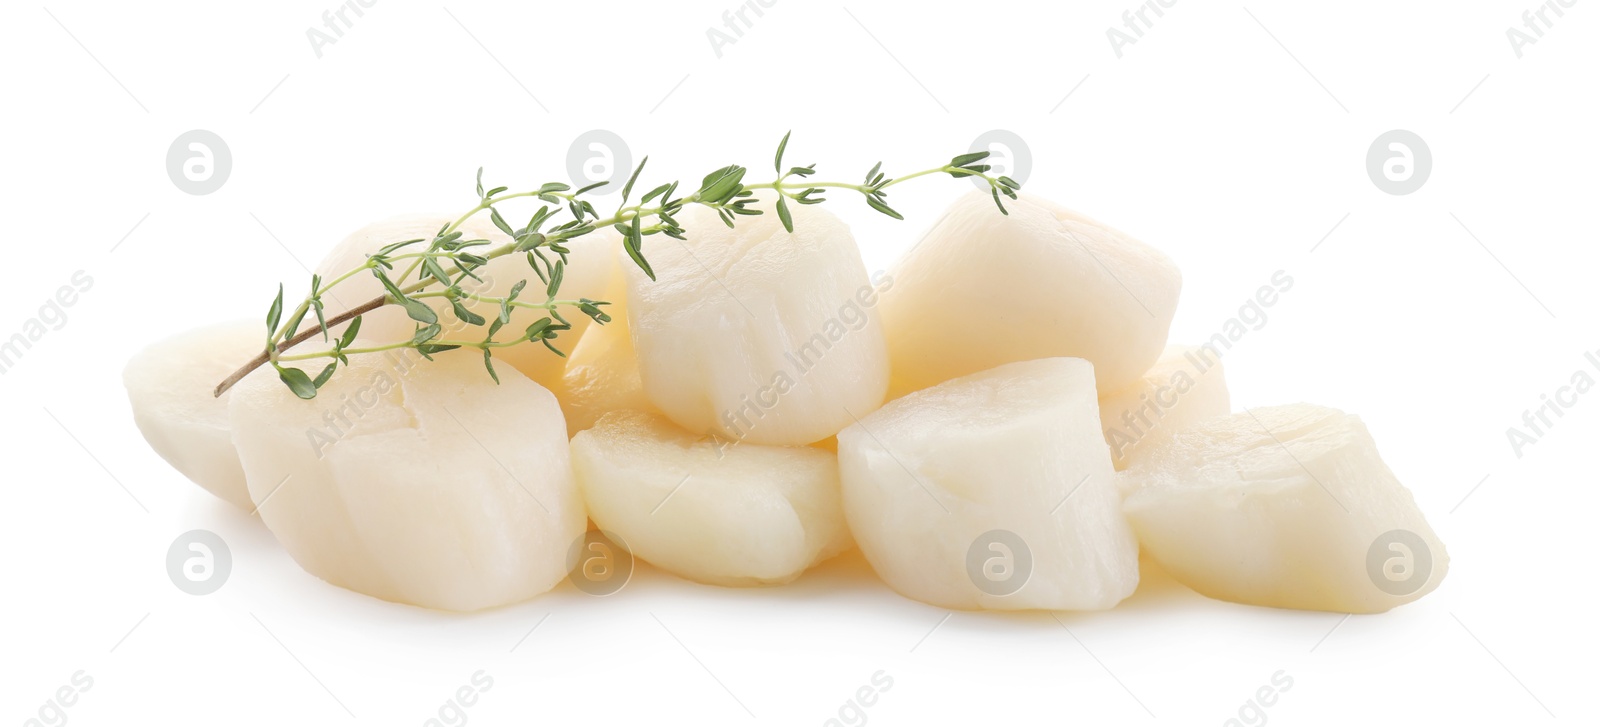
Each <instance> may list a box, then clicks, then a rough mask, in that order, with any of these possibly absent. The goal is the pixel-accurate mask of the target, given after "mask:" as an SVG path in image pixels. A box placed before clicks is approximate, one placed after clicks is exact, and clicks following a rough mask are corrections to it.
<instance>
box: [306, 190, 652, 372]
mask: <svg viewBox="0 0 1600 727" xmlns="http://www.w3.org/2000/svg"><path fill="white" fill-rule="evenodd" d="M454 221H455V218H453V217H446V216H443V215H404V216H399V217H393V218H390V219H387V220H383V221H380V222H375V223H373V224H370V225H367V226H365V227H363V228H361V229H359V230H357V231H355V232H353V233H351V234H350V235H349V236H347V237H345V239H344V240H343V241H342V242H340V243H339V244H338V245H337V246H336V247H334V249H333V250H332V251H331V252H329V253H328V255H327V257H325V258H324V259H323V261H322V262H321V263H320V264H318V265H317V270H316V272H317V274H318V275H320V276H322V278H323V279H324V280H333V279H336V278H337V277H338V276H341V275H343V274H345V273H347V272H349V271H350V270H353V269H355V268H357V267H360V266H361V265H363V264H365V263H366V261H367V256H368V255H371V254H373V253H375V252H377V251H378V250H379V249H380V248H382V247H384V246H385V245H388V244H391V243H396V242H404V241H406V240H416V239H423V240H431V239H432V238H433V236H434V235H435V234H436V233H438V232H439V230H440V229H442V228H443V227H444V226H445V225H448V224H450V223H451V222H454ZM458 230H459V231H460V232H461V233H462V239H464V240H488V241H490V243H491V244H490V245H488V246H481V247H478V248H474V250H475V251H477V252H483V251H486V250H491V249H494V248H495V247H498V246H500V245H504V244H506V243H509V242H510V241H511V240H510V237H508V236H507V235H506V234H505V233H504V232H502V231H500V229H499V228H497V227H495V226H494V224H493V223H491V222H490V221H489V219H488V218H487V217H486V216H485V215H478V216H476V217H473V218H471V219H469V220H467V221H466V222H465V223H463V224H462V225H461V226H460V227H459V228H458ZM620 239H621V237H620V235H618V234H617V233H616V232H614V231H610V230H605V231H597V232H594V233H591V234H589V235H586V236H583V237H580V238H577V239H575V240H572V241H571V243H570V245H569V248H570V251H571V252H570V253H569V255H568V260H567V265H566V270H565V272H564V274H563V276H562V281H563V282H562V284H561V290H560V292H559V294H558V295H559V298H560V299H561V300H577V299H579V298H590V299H593V300H601V299H602V294H603V293H604V292H605V291H606V289H607V287H608V285H610V283H611V281H612V279H613V278H614V276H615V274H616V259H615V251H616V250H617V249H620V242H619V240H620ZM425 245H426V243H418V244H416V245H413V246H411V247H407V248H403V249H401V250H399V251H397V252H396V253H394V254H396V255H403V254H406V253H410V252H419V251H421V250H423V249H425ZM546 255H547V257H551V259H552V260H554V257H553V256H551V254H550V253H546ZM411 263H412V260H410V259H404V260H396V261H394V269H393V270H391V271H389V273H388V274H389V275H390V276H391V278H398V277H399V276H400V274H401V273H404V272H405V271H406V269H407V268H409V267H410V266H411ZM474 272H475V273H476V274H477V275H478V277H480V278H482V280H474V279H472V278H467V279H465V280H463V281H462V282H461V283H460V287H461V289H462V291H463V292H465V293H467V294H469V295H476V296H482V297H490V298H501V297H505V296H507V295H509V294H510V292H511V288H512V287H513V286H515V285H517V284H518V283H519V282H522V281H527V283H526V288H525V290H524V292H523V293H521V294H520V295H519V296H518V300H520V301H524V302H529V303H542V302H544V298H545V296H544V286H545V283H544V282H543V281H541V280H540V278H539V277H538V275H537V274H536V273H535V272H534V270H533V268H532V267H531V266H530V265H529V264H528V261H527V255H526V254H525V253H523V254H516V253H513V254H508V255H503V256H501V257H498V258H495V259H493V260H490V261H489V264H488V265H486V266H484V267H483V268H480V269H478V270H476V271H474ZM408 279H409V280H411V281H413V282H415V276H413V277H411V278H408ZM431 290H438V285H437V284H435V286H434V288H432V289H431ZM383 294H384V287H383V284H382V282H380V281H379V280H378V279H377V278H376V277H375V276H374V275H372V273H371V272H370V271H366V272H361V273H358V274H356V275H354V276H352V277H350V278H348V279H346V280H345V281H343V282H341V283H339V284H338V285H337V286H336V287H334V288H333V290H331V291H330V292H329V293H328V294H327V295H325V296H324V300H325V304H326V306H327V311H328V313H327V315H329V316H333V315H337V314H338V313H341V312H343V311H346V310H349V309H350V308H352V307H354V306H357V305H360V304H362V303H365V302H367V301H368V300H371V299H373V298H376V297H378V296H381V295H383ZM422 300H423V302H425V303H427V304H428V305H429V306H430V307H432V308H433V310H434V313H435V315H436V316H437V317H438V319H439V324H440V325H441V326H442V327H443V328H444V334H443V336H442V337H443V338H446V339H459V338H470V339H482V338H483V335H484V333H486V331H485V329H483V328H481V327H475V326H472V325H469V324H467V323H465V322H463V321H461V320H460V319H459V318H457V317H456V315H455V314H454V312H453V311H452V306H451V305H450V303H449V302H448V301H447V300H446V299H445V298H425V299H422ZM462 305H463V307H465V308H466V309H467V310H469V311H471V312H473V313H475V314H477V315H480V316H483V317H484V318H493V317H494V316H496V315H498V314H499V311H500V306H499V304H498V303H495V302H487V301H477V300H472V299H464V300H463V301H462ZM560 313H561V315H562V316H563V317H565V318H566V319H567V321H568V322H570V323H571V324H572V329H571V330H569V331H563V332H561V333H560V334H559V335H558V336H557V338H556V340H555V341H553V343H554V344H555V345H556V346H557V348H560V349H563V352H564V353H565V352H566V351H565V349H569V348H571V347H572V346H574V345H576V344H577V342H578V340H579V338H580V337H581V336H582V335H583V332H584V331H585V330H586V329H587V328H588V326H589V325H590V323H591V321H590V319H589V317H588V316H585V315H583V314H582V313H579V312H578V311H577V310H576V309H573V308H570V307H567V306H562V307H561V309H560ZM546 315H548V313H546V312H545V311H543V310H535V309H531V308H520V307H518V308H515V309H514V310H513V311H512V316H511V321H510V322H509V323H507V324H506V326H505V330H506V331H508V332H509V331H516V332H518V333H520V332H521V331H523V330H526V329H527V327H528V326H529V325H530V324H532V323H533V322H534V321H537V320H539V319H540V318H543V317H544V316H546ZM308 320H309V321H313V322H314V319H308ZM417 325H418V324H417V323H416V322H415V321H413V320H411V318H409V317H408V316H407V315H406V312H405V310H403V309H402V308H400V307H399V306H393V305H390V306H385V307H383V308H380V309H378V310H375V311H372V312H369V313H366V314H364V315H363V316H362V319H361V336H362V337H363V338H367V339H371V340H373V341H377V342H380V343H393V342H396V341H404V340H409V339H410V338H411V336H412V334H413V333H414V332H415V331H416V328H417ZM302 327H304V325H302ZM338 330H342V327H339V328H336V330H335V332H336V333H337V332H338ZM504 338H506V336H505V335H504V334H502V335H501V336H500V339H504ZM316 340H320V339H316ZM495 353H496V355H497V357H498V358H499V359H500V360H502V361H503V362H504V363H505V364H506V365H508V366H510V367H513V368H516V369H517V370H518V371H521V372H522V373H523V375H525V376H527V377H528V378H531V379H533V380H534V381H537V382H539V383H540V384H542V385H544V386H547V387H549V386H554V385H556V382H557V381H558V380H559V379H560V378H561V374H562V371H563V370H564V369H565V367H566V361H565V359H563V358H562V357H561V356H558V355H556V354H554V353H551V352H550V350H549V349H547V348H545V347H544V346H542V345H539V344H533V345H528V346H512V347H508V348H502V349H499V350H497V351H496V352H495Z"/></svg>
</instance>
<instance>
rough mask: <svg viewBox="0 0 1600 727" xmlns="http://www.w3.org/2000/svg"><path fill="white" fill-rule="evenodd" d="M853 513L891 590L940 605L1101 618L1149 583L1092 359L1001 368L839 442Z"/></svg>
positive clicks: (853, 524) (865, 422)
mask: <svg viewBox="0 0 1600 727" xmlns="http://www.w3.org/2000/svg"><path fill="white" fill-rule="evenodd" d="M838 446H839V470H840V474H841V481H842V483H843V487H844V508H845V516H846V518H847V520H848V521H849V523H850V530H851V532H852V533H853V534H854V535H855V540H856V542H857V544H858V545H860V546H861V551H862V553H863V554H865V555H866V557H867V560H868V561H869V562H871V563H872V567H873V568H874V570H876V571H877V572H878V575H879V576H881V577H882V578H883V579H884V581H885V582H887V583H888V584H889V586H890V587H892V588H894V589H895V590H896V591H898V592H900V593H901V594H903V595H905V596H907V597H910V598H913V599H916V600H919V601H922V602H925V603H929V604H933V605H935V606H940V607H943V608H958V609H980V608H982V609H1001V610H1022V609H1062V610H1098V609H1107V608H1111V607H1112V606H1115V605H1116V604H1117V603H1118V602H1120V601H1121V600H1122V599H1124V598H1126V597H1127V596H1128V595H1130V594H1131V593H1133V590H1134V588H1135V587H1136V586H1137V585H1138V582H1139V549H1138V545H1137V543H1136V541H1135V539H1134V535H1133V531H1132V529H1131V528H1129V526H1128V522H1127V520H1126V519H1125V518H1124V516H1123V514H1122V510H1121V496H1120V494H1119V492H1118V490H1117V484H1116V482H1115V481H1114V479H1113V476H1114V474H1115V473H1114V471H1113V469H1112V466H1111V457H1110V454H1109V453H1108V452H1107V450H1106V444H1105V440H1104V439H1103V438H1102V435H1101V429H1100V414H1099V406H1098V402H1097V401H1096V398H1095V384H1094V371H1093V367H1092V366H1091V365H1090V364H1089V362H1087V361H1084V360H1082V359H1074V358H1050V359H1039V360H1035V361H1023V362H1017V363H1012V364H1006V365H1003V366H998V367H995V368H993V369H990V370H987V371H982V372H979V373H976V374H971V375H969V376H965V377H961V378H957V379H953V380H950V381H947V382H945V383H942V384H939V385H937V386H934V387H931V388H928V389H923V390H921V391H917V392H915V393H912V394H909V395H907V396H905V397H903V398H900V399H896V400H894V401H891V402H889V403H888V404H887V405H885V406H884V407H883V408H882V409H879V410H878V411H876V412H873V413H871V414H866V415H864V416H862V417H861V418H860V421H859V422H858V423H856V424H853V425H851V426H850V427H847V428H845V430H844V431H842V432H840V433H839V444H838Z"/></svg>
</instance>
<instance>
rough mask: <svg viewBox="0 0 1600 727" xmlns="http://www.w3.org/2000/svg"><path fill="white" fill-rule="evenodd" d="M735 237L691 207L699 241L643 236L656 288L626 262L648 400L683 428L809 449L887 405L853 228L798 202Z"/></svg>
mask: <svg viewBox="0 0 1600 727" xmlns="http://www.w3.org/2000/svg"><path fill="white" fill-rule="evenodd" d="M796 207H797V208H796V209H794V211H793V214H794V218H793V219H794V225H795V231H794V232H793V233H790V232H786V231H785V230H784V228H783V226H782V225H781V223H780V222H779V220H778V217H777V216H776V215H773V214H771V213H770V211H769V213H768V214H763V215H760V216H755V217H750V216H741V217H739V218H738V220H737V226H736V227H735V228H733V229H729V228H727V227H726V226H724V225H723V223H722V221H721V220H720V219H718V217H717V215H716V213H715V212H713V211H711V210H709V209H706V208H703V207H700V206H698V205H691V206H690V207H688V208H687V209H685V210H684V211H683V212H682V214H681V215H680V216H679V222H680V223H682V225H683V227H684V228H685V229H686V230H687V236H688V238H689V240H688V241H687V242H682V241H678V240H673V239H671V238H668V237H665V236H661V235H658V236H652V237H649V238H647V240H646V245H645V248H646V249H645V251H644V252H645V255H646V256H647V257H648V258H649V260H650V262H651V264H652V265H653V266H654V269H655V272H656V276H657V280H656V281H651V280H650V279H649V278H648V277H646V275H645V274H644V273H643V272H642V271H641V270H639V269H638V268H637V267H635V266H634V265H633V263H632V262H624V266H625V268H627V273H626V275H627V280H628V325H629V326H630V327H631V329H632V333H633V343H634V347H635V349H636V350H637V352H638V357H639V374H640V380H641V382H642V384H643V386H644V391H645V394H646V396H648V397H649V399H650V402H651V403H652V404H653V405H654V406H655V407H656V408H657V409H658V410H660V411H661V412H662V413H663V414H665V415H666V416H667V417H669V418H670V419H672V420H673V421H674V422H676V423H677V424H678V425H679V426H681V427H683V428H685V429H688V430H690V431H692V432H696V433H698V434H714V435H716V436H717V437H719V438H721V439H724V440H727V441H730V442H739V443H750V444H776V445H802V444H808V443H810V442H815V441H818V440H822V439H826V438H828V437H830V436H832V435H834V434H836V433H837V432H838V431H839V430H840V429H843V428H844V427H845V425H847V424H849V423H850V421H851V420H850V414H849V411H852V410H853V411H859V412H866V411H871V410H872V409H875V408H877V407H878V405H879V404H881V403H882V402H883V397H884V393H885V392H886V391H887V389H888V377H889V360H888V355H887V352H886V349H885V344H884V337H883V328H882V326H881V325H880V323H879V321H878V314H877V310H876V307H875V304H876V302H877V295H878V294H877V291H876V290H875V289H874V288H873V286H872V285H871V283H870V282H869V281H868V277H867V272H866V268H865V267H864V266H863V265H862V262H861V255H860V251H859V250H858V249H857V248H856V242H855V238H854V237H853V236H852V235H851V234H850V230H849V228H848V227H846V226H845V224H844V223H843V222H841V221H840V220H839V219H838V218H837V217H834V216H833V215H832V214H829V213H828V212H826V211H823V210H820V209H816V208H814V207H809V206H799V205H796Z"/></svg>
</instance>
